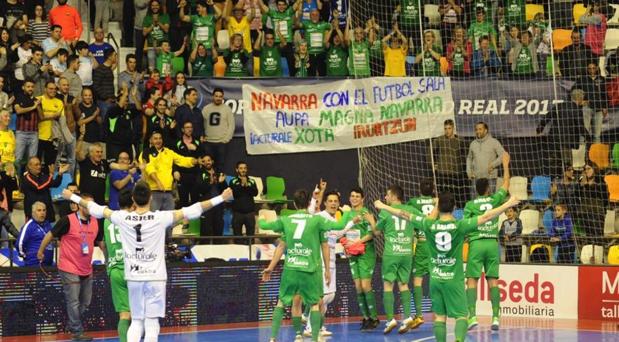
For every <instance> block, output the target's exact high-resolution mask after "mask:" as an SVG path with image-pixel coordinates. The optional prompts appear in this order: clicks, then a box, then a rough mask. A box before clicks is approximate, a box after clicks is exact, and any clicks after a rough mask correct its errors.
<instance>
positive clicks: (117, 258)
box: [103, 219, 125, 274]
mask: <svg viewBox="0 0 619 342" xmlns="http://www.w3.org/2000/svg"><path fill="white" fill-rule="evenodd" d="M103 229H104V230H103V236H104V239H105V249H106V250H107V274H110V271H112V270H113V269H118V270H121V271H124V269H125V258H124V254H123V245H122V243H121V241H120V228H119V227H118V226H117V225H115V224H113V223H112V222H110V220H108V219H106V220H105V221H104V223H103Z"/></svg>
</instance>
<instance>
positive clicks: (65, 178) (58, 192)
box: [50, 173, 109, 202]
mask: <svg viewBox="0 0 619 342" xmlns="http://www.w3.org/2000/svg"><path fill="white" fill-rule="evenodd" d="M71 182H73V178H72V177H71V175H70V174H69V173H63V174H62V181H61V182H60V185H59V186H58V187H56V188H51V189H50V192H51V194H52V201H54V202H55V201H61V200H62V190H64V189H66V188H67V185H69V183H71ZM108 183H109V181H106V184H108ZM108 188H109V186H108ZM107 193H109V189H106V194H107ZM105 198H108V196H106V197H105Z"/></svg>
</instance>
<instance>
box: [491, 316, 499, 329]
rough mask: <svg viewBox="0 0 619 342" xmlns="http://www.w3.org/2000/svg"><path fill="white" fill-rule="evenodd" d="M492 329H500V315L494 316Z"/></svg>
mask: <svg viewBox="0 0 619 342" xmlns="http://www.w3.org/2000/svg"><path fill="white" fill-rule="evenodd" d="M491 329H492V330H493V331H498V330H499V318H498V317H492V326H491Z"/></svg>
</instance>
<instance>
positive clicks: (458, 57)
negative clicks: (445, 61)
mask: <svg viewBox="0 0 619 342" xmlns="http://www.w3.org/2000/svg"><path fill="white" fill-rule="evenodd" d="M464 61H465V59H464V50H463V49H462V48H460V47H456V48H455V50H454V54H453V70H454V71H457V72H463V71H464Z"/></svg>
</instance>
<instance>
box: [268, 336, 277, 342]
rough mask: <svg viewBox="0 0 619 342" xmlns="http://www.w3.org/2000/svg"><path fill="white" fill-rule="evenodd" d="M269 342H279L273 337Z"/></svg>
mask: <svg viewBox="0 0 619 342" xmlns="http://www.w3.org/2000/svg"><path fill="white" fill-rule="evenodd" d="M269 342H277V340H276V339H274V338H273V337H271V338H270V339H269Z"/></svg>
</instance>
